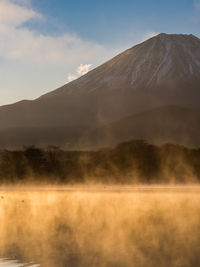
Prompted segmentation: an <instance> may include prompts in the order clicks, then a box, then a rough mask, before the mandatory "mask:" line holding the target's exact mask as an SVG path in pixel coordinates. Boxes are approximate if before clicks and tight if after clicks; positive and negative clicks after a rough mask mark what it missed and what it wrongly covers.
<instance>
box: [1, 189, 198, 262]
mask: <svg viewBox="0 0 200 267" xmlns="http://www.w3.org/2000/svg"><path fill="white" fill-rule="evenodd" d="M199 193H200V187H197V186H192V185H191V186H187V187H185V186H168V187H166V186H140V187H130V186H124V187H117V186H114V187H111V186H98V187H94V186H90V187H87V186H85V187H81V186H78V187H57V188H53V187H45V188H44V187H43V188H11V187H10V188H2V189H1V190H0V220H1V223H0V256H1V258H2V257H4V258H7V259H6V260H0V266H10V267H12V266H13V267H14V266H34V267H35V266H48V267H53V266H58V267H59V266H63V267H65V266H70V267H71V266H72V267H73V266H81V267H82V266H83V267H84V266H120V267H121V266H133V267H134V266H136V267H143V266H144V267H146V266H149V267H153V266H154V267H155V266H164V267H165V266H166V267H168V266H175V267H176V266H177V267H178V266H180V267H186V266H187V267H188V266H191V267H196V266H198V267H199V266H200V230H199V229H200V194H199ZM21 262H25V263H28V264H29V265H27V264H22V263H21ZM33 263H37V264H38V265H37V264H36V265H34V264H33ZM9 264H10V265H9ZM31 264H32V265H31ZM39 264H40V265H39Z"/></svg>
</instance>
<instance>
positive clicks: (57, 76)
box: [0, 0, 200, 105]
mask: <svg viewBox="0 0 200 267" xmlns="http://www.w3.org/2000/svg"><path fill="white" fill-rule="evenodd" d="M160 32H166V33H192V34H194V35H196V36H198V37H200V0H167V1H166V0H159V1H158V0H139V1H136V0H132V1H131V0H107V1H105V0H101V1H95V0H84V1H81V0H74V1H70V0H0V73H1V79H0V104H1V105H2V104H7V103H12V102H15V101H18V100H21V99H34V98H36V97H38V96H40V95H41V94H43V93H45V92H48V91H50V90H53V89H55V88H57V87H59V86H60V85H62V84H65V83H67V82H68V81H70V80H73V79H74V78H76V77H78V76H80V75H82V74H84V73H86V72H87V71H88V70H89V69H91V68H94V67H96V66H97V65H99V64H101V63H103V62H104V61H106V60H108V59H109V58H111V57H113V56H114V55H116V54H117V53H119V52H121V51H123V50H124V49H126V48H129V47H130V46H133V45H135V44H137V43H139V42H141V41H143V40H145V39H147V38H148V37H151V36H154V35H156V34H158V33H160Z"/></svg>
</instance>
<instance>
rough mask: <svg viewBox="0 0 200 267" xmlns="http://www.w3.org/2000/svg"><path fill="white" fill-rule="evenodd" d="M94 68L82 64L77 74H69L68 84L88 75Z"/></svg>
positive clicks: (90, 65)
mask: <svg viewBox="0 0 200 267" xmlns="http://www.w3.org/2000/svg"><path fill="white" fill-rule="evenodd" d="M91 67H92V64H80V66H79V67H78V68H77V69H76V73H75V74H71V73H69V75H68V82H72V81H73V80H76V79H77V78H79V77H80V76H82V75H85V74H87V73H88V72H89V71H90V69H91Z"/></svg>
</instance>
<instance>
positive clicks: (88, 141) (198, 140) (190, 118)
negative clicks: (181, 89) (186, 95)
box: [79, 105, 200, 148]
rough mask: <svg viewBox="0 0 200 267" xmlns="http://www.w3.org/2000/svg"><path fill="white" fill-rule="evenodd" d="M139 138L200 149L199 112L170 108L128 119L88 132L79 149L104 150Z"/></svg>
mask: <svg viewBox="0 0 200 267" xmlns="http://www.w3.org/2000/svg"><path fill="white" fill-rule="evenodd" d="M139 139H143V140H148V142H150V143H152V144H163V143H178V144H181V145H186V146H189V147H200V109H188V108H183V107H178V106H173V105H170V106H164V107H160V108H154V109H151V110H148V111H145V112H141V113H139V114H135V115H132V116H128V117H125V118H122V119H120V120H118V121H115V122H112V123H110V124H106V125H104V126H101V127H99V128H96V129H94V130H93V131H90V132H88V133H86V134H85V135H84V136H83V137H82V139H81V140H80V143H79V147H83V146H84V147H85V148H87V147H89V148H101V147H107V146H116V145H117V144H119V143H120V142H121V141H122V140H123V141H129V140H139Z"/></svg>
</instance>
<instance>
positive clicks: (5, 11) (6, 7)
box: [0, 0, 42, 27]
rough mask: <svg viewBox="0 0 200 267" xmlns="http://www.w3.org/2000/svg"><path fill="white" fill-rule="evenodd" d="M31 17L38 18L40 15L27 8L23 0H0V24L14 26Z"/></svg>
mask: <svg viewBox="0 0 200 267" xmlns="http://www.w3.org/2000/svg"><path fill="white" fill-rule="evenodd" d="M20 4H22V5H20ZM33 18H35V19H40V18H42V15H41V14H39V13H37V12H35V11H34V10H32V9H31V8H28V7H27V5H26V4H25V3H24V2H22V1H8V0H0V25H4V26H5V25H9V26H14V27H16V26H18V25H21V24H22V23H24V22H26V21H28V20H30V19H33Z"/></svg>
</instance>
